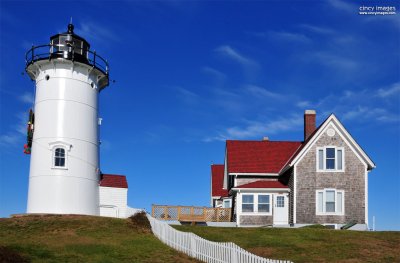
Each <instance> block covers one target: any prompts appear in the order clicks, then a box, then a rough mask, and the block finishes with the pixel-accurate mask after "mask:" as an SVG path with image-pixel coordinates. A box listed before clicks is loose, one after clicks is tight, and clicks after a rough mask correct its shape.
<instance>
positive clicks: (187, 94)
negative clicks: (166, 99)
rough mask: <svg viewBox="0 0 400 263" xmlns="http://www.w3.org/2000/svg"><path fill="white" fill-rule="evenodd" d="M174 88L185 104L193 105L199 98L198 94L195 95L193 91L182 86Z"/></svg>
mask: <svg viewBox="0 0 400 263" xmlns="http://www.w3.org/2000/svg"><path fill="white" fill-rule="evenodd" d="M175 90H176V91H177V94H178V97H179V98H180V99H181V100H182V101H183V102H184V103H185V104H189V105H194V104H197V103H198V102H199V99H200V97H199V95H197V94H196V93H194V92H193V91H190V90H188V89H185V88H182V87H175Z"/></svg>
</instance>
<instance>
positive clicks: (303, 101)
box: [296, 100, 311, 108]
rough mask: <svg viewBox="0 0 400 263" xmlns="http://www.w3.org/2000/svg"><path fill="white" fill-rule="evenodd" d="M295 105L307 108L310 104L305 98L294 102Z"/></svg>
mask: <svg viewBox="0 0 400 263" xmlns="http://www.w3.org/2000/svg"><path fill="white" fill-rule="evenodd" d="M296 106H297V107H299V108H308V107H310V106H311V103H310V102H309V101H307V100H302V101H299V102H297V103H296Z"/></svg>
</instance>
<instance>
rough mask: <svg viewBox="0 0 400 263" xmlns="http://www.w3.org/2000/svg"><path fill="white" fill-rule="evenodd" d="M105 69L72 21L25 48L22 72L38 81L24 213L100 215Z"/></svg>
mask: <svg viewBox="0 0 400 263" xmlns="http://www.w3.org/2000/svg"><path fill="white" fill-rule="evenodd" d="M108 71H109V68H108V63H107V61H106V60H104V59H103V58H101V57H100V56H99V55H97V54H96V52H92V51H91V50H90V45H89V43H88V42H87V41H86V40H85V39H83V38H82V37H80V36H78V35H76V34H75V33H74V26H73V25H72V24H69V25H68V31H67V32H65V33H62V34H57V35H54V36H52V37H51V38H50V44H46V45H42V46H37V47H32V49H30V50H29V51H28V52H27V54H26V72H27V73H28V75H29V76H30V78H31V79H32V80H33V81H35V83H36V92H35V106H34V109H33V112H32V113H31V117H30V122H29V126H28V144H27V145H26V146H25V148H26V149H25V150H26V153H31V164H30V174H29V192H28V207H27V213H54V214H86V215H99V180H100V167H99V118H98V95H99V92H100V91H101V90H102V89H104V88H105V87H107V86H108V83H109V76H108V73H109V72H108Z"/></svg>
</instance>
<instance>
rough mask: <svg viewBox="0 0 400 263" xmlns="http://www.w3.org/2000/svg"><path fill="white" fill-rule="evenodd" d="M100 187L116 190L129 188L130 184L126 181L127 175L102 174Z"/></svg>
mask: <svg viewBox="0 0 400 263" xmlns="http://www.w3.org/2000/svg"><path fill="white" fill-rule="evenodd" d="M100 186H103V187H116V188H128V182H127V181H126V176H125V175H116V174H102V179H101V181H100Z"/></svg>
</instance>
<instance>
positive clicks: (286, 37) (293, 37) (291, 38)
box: [268, 31, 311, 43]
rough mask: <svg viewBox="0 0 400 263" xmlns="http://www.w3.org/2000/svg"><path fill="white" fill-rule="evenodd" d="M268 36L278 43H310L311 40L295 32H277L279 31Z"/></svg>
mask: <svg viewBox="0 0 400 263" xmlns="http://www.w3.org/2000/svg"><path fill="white" fill-rule="evenodd" d="M268 36H269V37H270V38H271V39H273V40H278V41H287V42H297V43H310V42H311V39H310V38H309V37H307V36H305V35H303V34H300V33H293V32H285V31H281V32H277V31H269V32H268Z"/></svg>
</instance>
